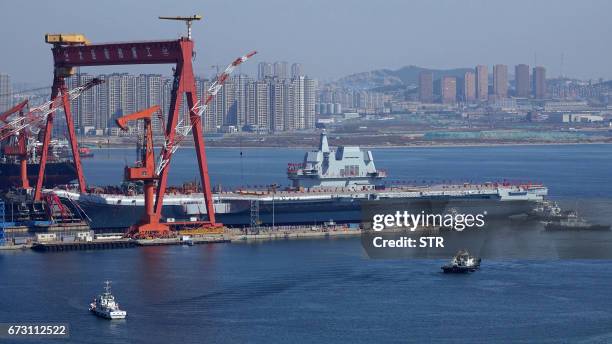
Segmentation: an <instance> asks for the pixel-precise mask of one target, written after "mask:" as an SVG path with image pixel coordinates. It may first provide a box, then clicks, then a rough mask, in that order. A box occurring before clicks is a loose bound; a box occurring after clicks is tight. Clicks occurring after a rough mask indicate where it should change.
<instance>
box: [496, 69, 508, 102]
mask: <svg viewBox="0 0 612 344" xmlns="http://www.w3.org/2000/svg"><path fill="white" fill-rule="evenodd" d="M493 94H494V95H495V97H497V98H498V99H505V98H508V66H507V65H503V64H496V65H494V66H493Z"/></svg>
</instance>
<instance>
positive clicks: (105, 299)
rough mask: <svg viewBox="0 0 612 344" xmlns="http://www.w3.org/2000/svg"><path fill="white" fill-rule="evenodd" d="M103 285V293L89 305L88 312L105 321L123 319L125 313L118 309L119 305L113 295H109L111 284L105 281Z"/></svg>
mask: <svg viewBox="0 0 612 344" xmlns="http://www.w3.org/2000/svg"><path fill="white" fill-rule="evenodd" d="M105 283H106V286H105V287H104V293H103V294H102V295H98V297H96V298H95V299H94V300H93V302H92V303H90V304H89V311H91V312H92V313H93V314H95V315H97V316H99V317H102V318H106V319H111V320H113V319H125V317H126V316H127V312H126V311H123V310H121V309H120V308H119V304H118V303H117V302H116V301H115V297H114V296H113V294H111V287H110V284H111V282H110V281H106V282H105Z"/></svg>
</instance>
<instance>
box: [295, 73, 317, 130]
mask: <svg viewBox="0 0 612 344" xmlns="http://www.w3.org/2000/svg"><path fill="white" fill-rule="evenodd" d="M300 78H302V77H300ZM316 88H317V85H316V81H315V80H314V79H310V78H308V77H304V126H303V127H301V128H299V129H314V127H315V112H316V110H315V99H316Z"/></svg>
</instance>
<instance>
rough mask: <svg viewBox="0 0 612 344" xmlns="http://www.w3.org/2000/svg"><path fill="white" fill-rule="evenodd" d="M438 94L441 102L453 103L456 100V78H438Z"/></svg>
mask: <svg viewBox="0 0 612 344" xmlns="http://www.w3.org/2000/svg"><path fill="white" fill-rule="evenodd" d="M440 95H441V100H442V103H443V104H453V103H455V101H456V100H457V78H455V77H453V76H444V77H442V79H441V80H440Z"/></svg>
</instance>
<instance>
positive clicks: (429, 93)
mask: <svg viewBox="0 0 612 344" xmlns="http://www.w3.org/2000/svg"><path fill="white" fill-rule="evenodd" d="M433 89H434V86H433V73H432V72H428V71H422V72H420V73H419V101H420V102H421V103H432V102H433V98H434V96H433Z"/></svg>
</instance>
